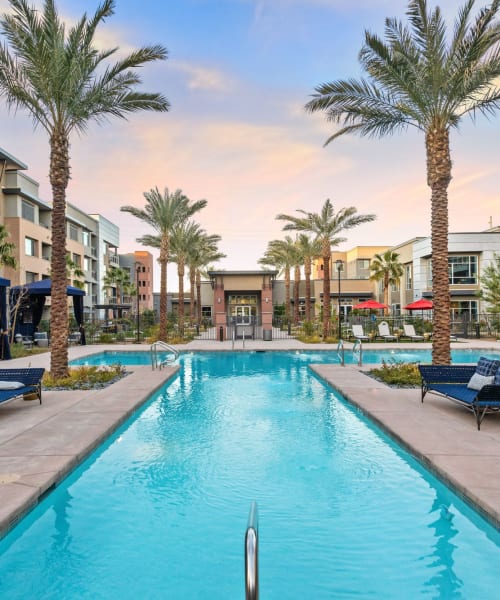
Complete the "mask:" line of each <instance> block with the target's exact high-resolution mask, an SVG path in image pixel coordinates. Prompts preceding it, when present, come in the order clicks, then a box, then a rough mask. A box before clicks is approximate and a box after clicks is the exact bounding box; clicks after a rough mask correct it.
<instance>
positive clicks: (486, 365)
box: [476, 356, 500, 376]
mask: <svg viewBox="0 0 500 600" xmlns="http://www.w3.org/2000/svg"><path fill="white" fill-rule="evenodd" d="M499 366H500V360H494V359H492V358H486V356H481V358H480V359H479V360H478V363H477V366H476V373H478V374H479V375H486V376H491V375H495V374H496V372H497V371H498V367H499Z"/></svg>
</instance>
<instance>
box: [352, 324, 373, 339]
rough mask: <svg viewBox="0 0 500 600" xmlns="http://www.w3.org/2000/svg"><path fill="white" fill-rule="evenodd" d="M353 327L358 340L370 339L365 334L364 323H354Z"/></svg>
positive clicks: (354, 335)
mask: <svg viewBox="0 0 500 600" xmlns="http://www.w3.org/2000/svg"><path fill="white" fill-rule="evenodd" d="M351 329H352V335H353V337H355V338H356V339H357V340H361V341H362V342H367V341H368V340H369V339H370V338H369V337H368V336H367V335H365V332H364V331H363V325H353V326H352V327H351Z"/></svg>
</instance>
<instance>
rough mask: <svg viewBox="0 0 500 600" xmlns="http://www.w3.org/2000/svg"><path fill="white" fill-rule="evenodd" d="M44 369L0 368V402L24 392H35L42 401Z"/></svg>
mask: <svg viewBox="0 0 500 600" xmlns="http://www.w3.org/2000/svg"><path fill="white" fill-rule="evenodd" d="M44 373H45V369H41V368H32V369H0V403H1V402H7V400H12V399H13V398H16V397H17V396H23V395H25V394H36V395H37V396H38V399H39V400H40V404H41V403H42V377H43V374H44Z"/></svg>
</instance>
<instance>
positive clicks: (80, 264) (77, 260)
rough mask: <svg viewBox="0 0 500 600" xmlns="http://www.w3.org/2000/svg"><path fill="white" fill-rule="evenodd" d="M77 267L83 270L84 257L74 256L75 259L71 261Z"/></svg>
mask: <svg viewBox="0 0 500 600" xmlns="http://www.w3.org/2000/svg"><path fill="white" fill-rule="evenodd" d="M71 260H72V261H73V262H74V263H75V265H76V266H77V267H78V268H79V269H81V267H82V257H81V256H80V254H73V258H72V259H71Z"/></svg>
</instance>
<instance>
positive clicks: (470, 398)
mask: <svg viewBox="0 0 500 600" xmlns="http://www.w3.org/2000/svg"><path fill="white" fill-rule="evenodd" d="M418 369H419V371H420V375H421V377H422V402H423V401H424V396H425V394H426V393H427V392H434V393H435V394H440V395H441V396H445V397H446V398H449V399H450V400H453V401H455V402H458V403H459V404H461V405H462V406H465V407H466V408H468V409H469V410H471V411H472V412H473V413H474V415H475V417H476V423H477V428H478V430H479V429H481V422H482V420H483V418H484V416H485V415H486V414H488V413H492V412H498V411H500V385H485V386H483V387H482V388H481V389H480V390H473V389H470V388H468V387H467V384H468V383H469V381H470V379H471V377H472V376H473V375H474V373H475V372H476V365H418Z"/></svg>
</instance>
